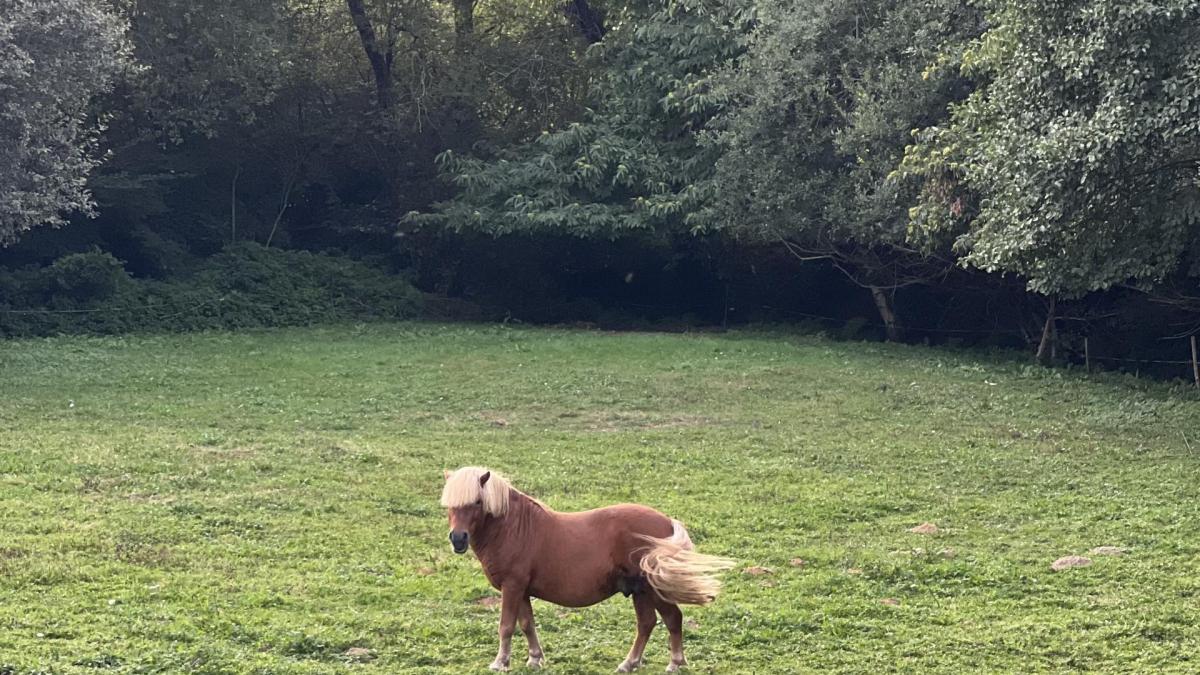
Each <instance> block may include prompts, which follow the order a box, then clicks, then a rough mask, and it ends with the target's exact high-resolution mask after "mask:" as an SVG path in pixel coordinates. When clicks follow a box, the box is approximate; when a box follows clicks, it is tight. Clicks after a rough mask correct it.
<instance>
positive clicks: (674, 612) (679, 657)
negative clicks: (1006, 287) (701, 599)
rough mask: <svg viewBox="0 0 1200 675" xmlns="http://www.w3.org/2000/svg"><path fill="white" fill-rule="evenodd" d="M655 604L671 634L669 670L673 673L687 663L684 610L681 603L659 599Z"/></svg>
mask: <svg viewBox="0 0 1200 675" xmlns="http://www.w3.org/2000/svg"><path fill="white" fill-rule="evenodd" d="M654 604H655V607H656V608H657V609H658V613H659V615H661V616H662V620H663V625H665V626H666V627H667V632H668V633H670V635H671V663H669V664H667V672H668V673H673V672H675V671H677V670H679V668H680V666H686V665H687V659H685V658H684V657H683V612H681V611H679V605H676V604H673V603H670V602H665V601H662V600H657V601H656V602H655V603H654Z"/></svg>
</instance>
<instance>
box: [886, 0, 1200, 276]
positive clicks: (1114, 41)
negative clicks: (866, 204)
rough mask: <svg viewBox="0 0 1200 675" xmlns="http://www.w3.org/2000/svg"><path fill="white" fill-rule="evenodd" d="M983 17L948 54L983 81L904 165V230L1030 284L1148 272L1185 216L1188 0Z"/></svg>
mask: <svg viewBox="0 0 1200 675" xmlns="http://www.w3.org/2000/svg"><path fill="white" fill-rule="evenodd" d="M989 25H990V26H991V27H990V29H989V30H988V32H987V33H986V34H984V35H983V37H981V38H980V39H979V40H978V41H977V42H976V43H975V44H974V45H973V46H972V48H971V49H970V50H969V51H967V52H966V53H965V54H964V56H963V60H962V69H963V71H964V72H965V73H967V74H968V75H970V76H971V77H974V78H976V79H979V80H981V81H982V82H984V83H985V84H984V86H982V87H980V88H979V89H978V90H977V91H976V92H975V93H974V94H972V95H971V97H970V98H969V99H968V100H967V101H966V102H965V103H964V104H963V105H961V106H959V107H957V108H955V110H954V113H953V116H952V118H951V120H950V121H949V123H948V124H945V125H937V126H930V127H928V128H927V129H925V130H924V131H922V133H921V134H920V136H919V137H918V143H917V144H916V145H915V146H914V147H913V148H911V149H910V151H909V154H908V157H907V159H906V160H905V163H904V167H903V170H904V173H906V174H910V175H916V176H919V177H921V178H922V180H923V185H924V190H923V198H922V200H921V203H920V205H919V206H918V207H917V208H916V209H914V211H913V214H912V216H913V223H914V226H915V227H916V228H917V230H918V231H919V232H920V233H922V234H924V235H927V236H935V237H941V236H947V235H949V236H954V237H956V238H957V246H958V248H959V250H960V251H961V252H962V253H963V255H964V258H963V259H964V261H965V262H966V263H967V264H970V265H974V266H976V267H979V268H981V269H984V270H987V271H994V272H1006V273H1014V274H1017V275H1021V276H1023V277H1025V278H1026V279H1028V285H1029V288H1030V289H1031V290H1035V291H1038V292H1041V293H1046V294H1056V295H1063V296H1068V297H1072V296H1079V295H1082V294H1084V293H1087V292H1089V291H1093V290H1097V289H1105V288H1108V287H1110V286H1113V285H1114V284H1121V283H1126V282H1135V283H1140V284H1152V283H1154V282H1157V281H1160V280H1162V279H1163V278H1164V276H1165V275H1167V274H1169V273H1170V272H1171V271H1173V270H1174V269H1176V268H1177V266H1178V264H1179V261H1180V259H1181V255H1182V254H1183V253H1184V252H1185V251H1187V250H1188V249H1189V247H1190V246H1191V245H1192V244H1193V242H1194V241H1195V231H1194V228H1195V225H1196V224H1197V222H1198V220H1200V80H1197V78H1196V76H1195V74H1196V72H1197V69H1198V68H1200V3H1198V2H1195V0H1155V1H1153V2H1150V1H1147V0H1137V1H1134V2H1130V1H1128V0H1070V1H1068V2H1057V1H1055V2H1050V1H1047V0H1006V1H1004V2H998V3H996V5H995V8H994V10H993V11H992V12H991V14H990V16H989Z"/></svg>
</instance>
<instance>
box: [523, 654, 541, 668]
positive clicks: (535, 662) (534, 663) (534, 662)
mask: <svg viewBox="0 0 1200 675" xmlns="http://www.w3.org/2000/svg"><path fill="white" fill-rule="evenodd" d="M525 667H526V668H529V669H530V670H537V669H538V668H541V667H542V657H540V656H539V657H537V658H536V659H535V658H533V657H532V656H531V657H529V660H528V661H526V662H525Z"/></svg>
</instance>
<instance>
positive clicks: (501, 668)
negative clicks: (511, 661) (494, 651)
mask: <svg viewBox="0 0 1200 675" xmlns="http://www.w3.org/2000/svg"><path fill="white" fill-rule="evenodd" d="M488 670H495V671H497V672H500V673H507V672H508V664H507V663H504V662H503V661H492V665H490V666H488Z"/></svg>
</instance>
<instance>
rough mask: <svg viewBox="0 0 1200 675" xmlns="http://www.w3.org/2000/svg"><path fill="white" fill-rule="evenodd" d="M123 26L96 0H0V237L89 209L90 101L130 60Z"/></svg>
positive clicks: (95, 157) (97, 122)
mask: <svg viewBox="0 0 1200 675" xmlns="http://www.w3.org/2000/svg"><path fill="white" fill-rule="evenodd" d="M125 30H126V27H125V24H124V23H123V22H122V21H121V20H120V19H119V18H118V17H117V15H116V14H114V13H113V12H112V11H111V10H110V9H109V8H108V5H106V4H105V3H104V2H101V1H100V0H0V92H2V95H3V103H2V107H0V245H7V244H11V243H12V242H14V241H15V240H16V239H17V237H18V236H19V235H20V234H21V233H22V232H24V231H26V230H29V229H30V228H33V227H36V226H38V225H61V224H62V223H63V222H64V217H65V215H66V214H67V213H69V212H72V211H80V212H84V213H88V212H90V211H91V209H92V206H93V202H92V198H91V195H90V194H89V192H88V190H87V188H86V184H85V182H86V179H87V177H88V174H89V173H90V172H91V171H92V169H94V168H95V167H96V166H97V165H98V164H99V163H100V162H101V160H102V156H101V155H100V153H99V142H98V141H99V133H100V131H101V129H102V128H103V123H102V122H103V118H101V117H98V116H96V115H95V114H93V113H92V111H91V108H90V104H91V102H92V100H93V98H94V97H96V96H97V95H99V94H102V93H104V92H106V91H108V90H109V89H110V88H111V87H112V85H113V82H114V80H115V78H116V77H117V76H118V75H119V74H120V73H121V72H122V70H123V69H125V68H127V67H128V64H129V59H128V57H129V47H128V44H127V43H126V39H125Z"/></svg>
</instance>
